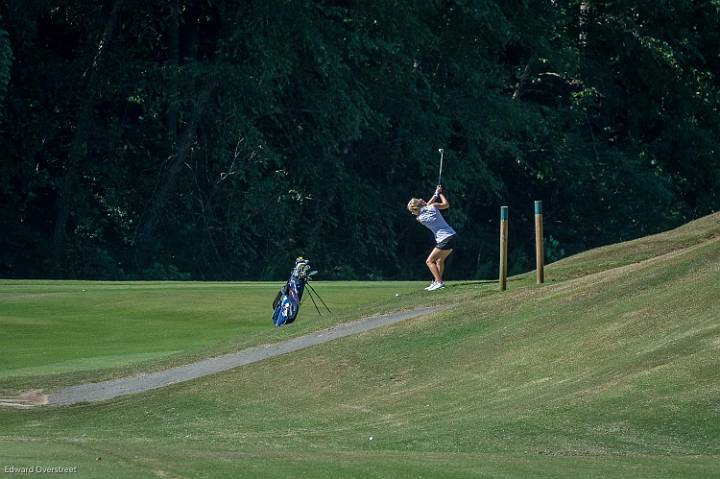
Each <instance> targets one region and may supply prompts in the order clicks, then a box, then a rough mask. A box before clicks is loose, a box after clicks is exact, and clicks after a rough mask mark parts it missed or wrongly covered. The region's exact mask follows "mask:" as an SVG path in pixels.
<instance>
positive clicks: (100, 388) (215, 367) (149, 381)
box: [0, 307, 444, 408]
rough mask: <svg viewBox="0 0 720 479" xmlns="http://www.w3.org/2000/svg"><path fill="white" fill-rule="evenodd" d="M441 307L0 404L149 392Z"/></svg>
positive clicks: (100, 398)
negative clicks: (162, 369)
mask: <svg viewBox="0 0 720 479" xmlns="http://www.w3.org/2000/svg"><path fill="white" fill-rule="evenodd" d="M441 309H444V308H440V307H425V308H417V309H413V310H410V311H401V312H397V313H392V314H386V315H382V316H373V317H371V318H365V319H360V320H357V321H353V322H350V323H342V324H338V325H337V326H333V327H332V328H328V329H324V330H322V331H316V332H314V333H309V334H306V335H304V336H299V337H297V338H292V339H288V340H286V341H282V342H280V343H276V344H269V345H263V346H256V347H253V348H249V349H245V350H242V351H238V352H236V353H230V354H224V355H222V356H217V357H214V358H209V359H204V360H202V361H197V362H195V363H190V364H186V365H184V366H178V367H174V368H171V369H166V370H164V371H158V372H154V373H147V374H140V375H137V376H130V377H125V378H120V379H112V380H109V381H103V382H99V383H87V384H80V385H77V386H70V387H67V388H64V389H61V390H59V391H56V392H54V393H51V394H48V395H44V394H42V393H41V392H40V391H29V392H26V393H23V394H21V395H20V396H17V397H15V398H4V399H3V398H0V406H10V407H20V408H28V407H34V406H41V405H51V406H67V405H71V404H78V403H85V402H95V401H106V400H108V399H113V398H116V397H119V396H125V395H127V394H135V393H140V392H145V391H150V390H152V389H158V388H162V387H165V386H169V385H170V384H175V383H180V382H183V381H190V380H192V379H197V378H200V377H203V376H208V375H210V374H215V373H219V372H222V371H227V370H229V369H233V368H237V367H239V366H244V365H246V364H250V363H255V362H258V361H262V360H263V359H267V358H272V357H276V356H280V355H283V354H287V353H291V352H293V351H298V350H300V349H305V348H308V347H310V346H315V345H317V344H321V343H326V342H328V341H333V340H335V339H339V338H344V337H346V336H352V335H354V334H360V333H364V332H366V331H370V330H372V329H376V328H380V327H382V326H389V325H391V324H395V323H398V322H400V321H404V320H406V319H411V318H416V317H418V316H422V315H426V314H430V313H434V312H437V311H440V310H441Z"/></svg>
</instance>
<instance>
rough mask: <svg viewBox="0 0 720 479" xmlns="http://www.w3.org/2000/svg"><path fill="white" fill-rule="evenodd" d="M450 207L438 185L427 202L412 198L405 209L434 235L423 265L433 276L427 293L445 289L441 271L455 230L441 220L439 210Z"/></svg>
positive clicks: (450, 251)
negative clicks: (433, 240)
mask: <svg viewBox="0 0 720 479" xmlns="http://www.w3.org/2000/svg"><path fill="white" fill-rule="evenodd" d="M448 206H450V203H449V202H448V200H447V198H445V195H444V194H443V188H442V185H438V187H437V189H436V190H435V194H434V195H433V197H432V198H430V199H429V200H428V201H427V202H426V201H425V200H423V199H420V198H413V199H411V200H410V201H409V202H408V205H407V208H408V210H409V211H410V213H412V214H414V215H415V216H417V220H418V221H419V222H420V223H421V224H422V225H423V226H425V227H426V228H428V229H429V230H430V231H432V232H433V234H434V235H435V242H436V243H437V244H436V245H435V247H434V248H433V250H432V251H431V252H430V256H428V257H427V259H426V260H425V264H426V265H427V267H428V269H429V270H430V272H431V273H432V275H433V282H432V283H430V286H428V287H427V288H425V289H426V290H427V291H435V290H436V289H441V288H444V287H445V283H443V280H442V277H443V271H445V259H446V258H447V257H448V256H450V253H452V251H453V248H454V247H455V234H456V233H455V230H454V229H452V228H451V227H450V225H448V224H447V222H446V221H445V218H443V216H442V214H441V213H440V210H446V209H447V208H448Z"/></svg>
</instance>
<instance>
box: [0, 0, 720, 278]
mask: <svg viewBox="0 0 720 479" xmlns="http://www.w3.org/2000/svg"><path fill="white" fill-rule="evenodd" d="M719 36H720V0H710V1H708V0H703V1H700V0H674V1H672V2H670V1H657V0H635V1H629V2H619V1H576V0H546V1H545V0H543V1H535V2H527V1H524V0H507V1H492V0H434V1H431V0H426V1H422V0H410V1H397V0H377V1H359V0H358V1H347V0H346V1H337V0H336V1H331V0H328V1H320V0H316V1H311V0H243V1H236V2H235V1H221V0H105V1H101V2H97V1H88V0H56V1H49V0H37V1H33V2H26V1H24V0H23V1H21V0H5V1H4V2H1V3H0V151H2V160H1V163H0V201H1V204H2V210H0V231H2V236H1V237H0V276H4V277H28V276H31V277H65V278H107V279H124V278H147V279H154V278H195V279H260V278H279V277H282V276H284V275H285V274H286V272H287V271H288V270H289V267H290V262H291V260H292V259H293V258H294V257H295V256H297V255H305V256H307V257H310V258H312V259H313V260H314V262H315V264H316V265H317V266H318V267H320V269H321V270H322V272H323V273H324V274H323V277H324V278H330V277H335V278H345V279H353V278H386V279H387V278H419V277H426V276H428V275H427V273H426V272H425V266H424V263H423V259H424V256H425V254H426V253H427V251H428V250H429V248H430V246H431V245H432V244H433V243H432V239H431V237H430V235H429V233H428V232H427V231H426V230H424V228H422V226H420V225H419V224H417V222H415V221H414V220H413V217H412V216H411V215H409V214H408V213H407V211H406V210H405V204H406V203H407V200H408V199H409V198H410V197H412V196H424V197H427V196H429V195H430V193H431V192H432V190H433V188H434V183H435V181H436V175H437V166H438V154H437V149H438V148H440V147H444V148H445V150H446V156H445V171H444V175H443V177H444V181H443V183H445V186H446V190H447V192H448V196H449V199H450V201H451V203H452V206H451V210H450V211H449V213H448V215H447V216H448V219H449V221H450V223H451V224H452V225H453V226H454V227H455V228H456V229H457V230H458V231H459V233H460V247H459V249H458V251H457V254H456V255H455V256H454V259H453V261H452V262H451V263H450V264H449V267H448V268H449V269H448V273H449V275H450V277H451V278H452V277H455V278H458V277H465V278H477V277H492V276H493V275H494V274H496V264H497V259H496V257H497V231H498V223H497V217H498V211H499V206H500V205H509V206H510V211H511V229H510V238H511V248H512V251H511V269H512V270H513V271H518V270H521V269H524V268H530V267H531V255H532V249H531V248H532V242H533V238H532V215H533V210H532V200H534V199H542V200H543V201H544V204H545V213H546V228H545V229H546V233H547V242H546V244H547V246H546V248H547V252H548V255H549V257H550V258H549V259H551V260H552V259H557V258H558V257H560V256H562V255H565V254H569V253H572V252H576V251H579V250H582V249H585V248H589V247H592V246H596V245H598V244H603V243H609V242H615V241H619V240H623V239H628V238H631V237H636V236H640V235H643V234H647V233H650V232H654V231H658V230H661V229H665V228H669V227H671V226H674V225H676V224H678V223H680V222H683V221H685V220H687V219H689V218H693V217H697V216H700V215H703V214H706V213H709V212H711V211H713V210H715V209H717V208H718V205H720V156H719V155H718V151H717V145H716V141H717V139H718V138H720V110H719V109H718V108H719V106H720V78H718V74H719V73H720V38H719Z"/></svg>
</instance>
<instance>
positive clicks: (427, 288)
mask: <svg viewBox="0 0 720 479" xmlns="http://www.w3.org/2000/svg"><path fill="white" fill-rule="evenodd" d="M433 286H435V281H433V282H432V283H430V284H429V285H427V286H425V291H430V288H432V287H433Z"/></svg>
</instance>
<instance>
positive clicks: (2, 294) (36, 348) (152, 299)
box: [0, 281, 422, 392]
mask: <svg viewBox="0 0 720 479" xmlns="http://www.w3.org/2000/svg"><path fill="white" fill-rule="evenodd" d="M313 284H314V287H315V289H316V290H317V291H318V293H320V294H321V296H322V297H323V299H324V300H325V301H326V302H327V303H328V305H329V306H330V307H331V309H332V310H333V313H334V314H333V315H332V318H331V317H330V316H329V315H327V314H326V315H324V316H322V317H321V316H319V315H318V313H317V311H316V310H315V307H314V306H313V304H312V302H311V300H310V299H309V298H307V297H306V298H305V301H304V304H303V306H302V308H301V312H300V315H299V317H298V320H297V321H296V322H295V324H294V325H293V326H292V327H285V328H279V329H275V328H273V326H272V321H271V320H270V316H271V314H272V308H271V303H272V300H273V298H274V297H275V294H276V293H277V290H278V288H279V287H280V285H281V282H280V283H278V282H245V283H194V282H156V283H154V282H131V283H113V282H83V281H4V282H2V283H0V329H1V330H2V332H3V335H2V346H3V348H2V349H3V362H2V366H1V367H0V391H5V392H8V391H12V390H18V389H30V388H33V387H53V386H55V385H67V384H72V383H78V382H82V381H86V380H98V379H106V378H110V377H117V376H120V375H124V374H129V373H131V372H133V371H146V370H150V369H158V368H163V367H167V366H169V365H172V364H177V363H183V362H188V361H191V360H192V359H197V358H199V357H207V356H210V355H213V354H218V353H222V352H228V351H235V350H238V349H242V348H245V347H248V346H253V345H257V344H261V343H267V342H276V341H279V340H282V339H285V338H287V337H290V336H294V335H298V334H301V333H304V332H307V331H312V330H315V329H319V328H320V327H323V326H327V325H330V324H331V322H334V321H338V320H343V319H347V318H355V317H357V316H358V315H359V314H360V313H369V312H371V311H374V310H381V309H383V308H385V309H393V308H396V307H397V305H398V304H399V300H398V297H396V296H395V294H396V293H397V294H406V293H408V292H409V291H413V290H417V289H418V288H421V287H422V286H421V285H422V283H418V282H393V283H391V284H387V283H377V282H326V283H323V282H317V283H313ZM368 304H376V307H375V308H374V309H368V308H363V306H364V305H368Z"/></svg>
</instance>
